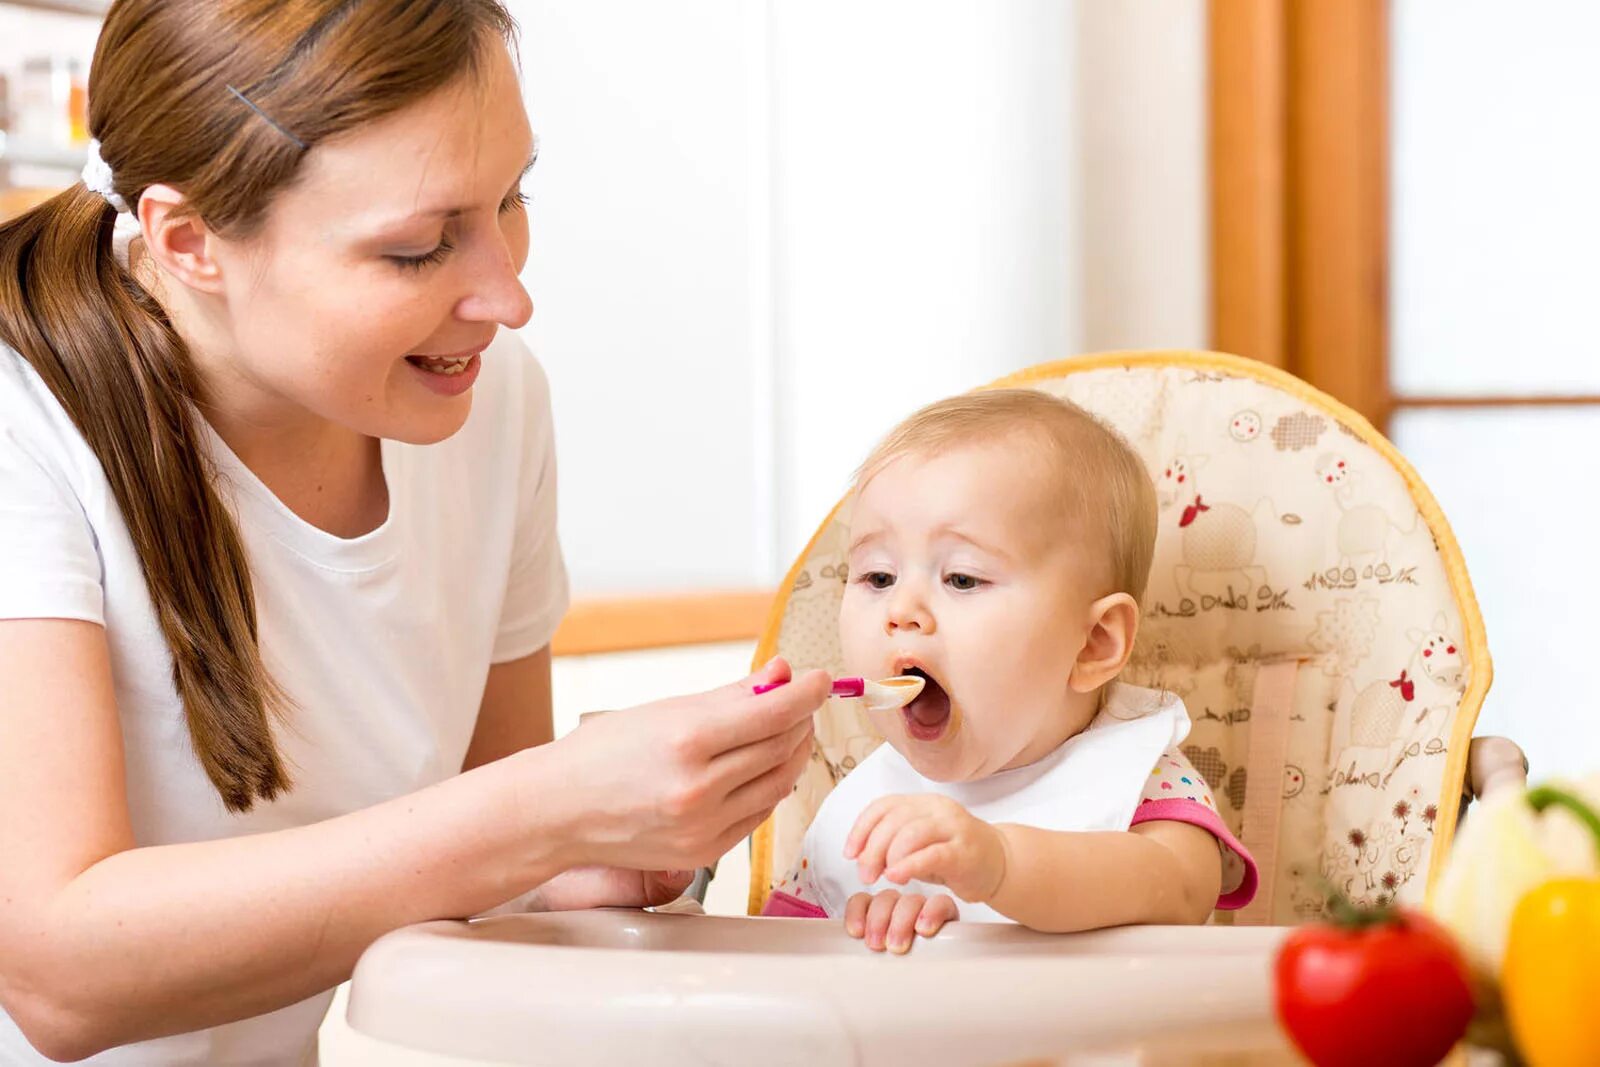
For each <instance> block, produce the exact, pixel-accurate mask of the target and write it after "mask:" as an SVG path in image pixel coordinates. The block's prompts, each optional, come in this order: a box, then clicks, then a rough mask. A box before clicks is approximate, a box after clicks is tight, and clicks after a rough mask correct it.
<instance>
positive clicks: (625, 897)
mask: <svg viewBox="0 0 1600 1067" xmlns="http://www.w3.org/2000/svg"><path fill="white" fill-rule="evenodd" d="M692 881H694V872H693V871H630V870H626V869H624V868H621V867H574V868H573V869H572V870H570V871H566V872H564V873H562V874H559V875H557V876H556V877H554V878H552V879H550V881H548V882H546V883H545V884H544V885H542V886H540V887H539V894H538V901H539V904H540V905H542V906H543V908H544V910H545V911H582V910H584V909H586V908H654V907H658V906H659V905H662V904H667V903H670V902H671V901H674V900H677V899H678V898H679V897H680V896H682V895H683V891H684V890H685V889H688V888H689V883H690V882H692Z"/></svg>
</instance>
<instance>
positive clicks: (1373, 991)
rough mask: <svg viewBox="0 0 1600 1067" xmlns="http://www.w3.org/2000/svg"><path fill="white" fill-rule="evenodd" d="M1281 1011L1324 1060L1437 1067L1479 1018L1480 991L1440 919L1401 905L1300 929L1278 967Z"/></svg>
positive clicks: (1334, 1064) (1334, 1065)
mask: <svg viewBox="0 0 1600 1067" xmlns="http://www.w3.org/2000/svg"><path fill="white" fill-rule="evenodd" d="M1275 977H1276V989H1277V1009H1278V1018H1279V1019H1280V1020H1281V1021H1282V1022H1283V1025H1284V1028H1285V1029H1286V1030H1288V1031H1289V1036H1290V1037H1291V1038H1293V1039H1294V1043H1295V1044H1296V1045H1297V1046H1299V1048H1300V1051H1301V1052H1303V1053H1305V1055H1306V1057H1307V1058H1308V1059H1309V1060H1311V1062H1312V1063H1314V1064H1316V1065H1317V1067H1371V1065H1374V1064H1383V1065H1384V1067H1432V1065H1433V1064H1436V1063H1438V1062H1439V1061H1440V1060H1441V1059H1443V1058H1444V1057H1445V1055H1446V1054H1447V1053H1449V1051H1450V1049H1451V1048H1452V1047H1453V1046H1454V1045H1455V1043H1456V1042H1457V1041H1459V1040H1460V1039H1461V1035H1462V1034H1463V1033H1465V1032H1466V1029H1467V1024H1468V1023H1469V1022H1470V1021H1471V1020H1472V1012H1473V1003H1472V990H1471V988H1470V987H1469V986H1468V984H1467V968H1466V965H1465V964H1464V963H1463V962H1462V959H1461V954H1460V953H1459V952H1458V951H1457V950H1456V946H1455V942H1453V941H1452V940H1451V939H1450V935H1449V934H1448V933H1446V932H1445V930H1444V928H1443V927H1441V926H1440V925H1439V924H1438V923H1436V922H1434V921H1433V920H1432V919H1429V918H1428V917H1427V916H1425V915H1421V914H1419V913H1417V912H1413V911H1406V910H1403V909H1402V910H1397V911H1394V912H1392V913H1390V914H1389V916H1388V917H1387V918H1385V919H1378V920H1371V919H1369V920H1368V921H1367V922H1365V923H1364V924H1361V925H1357V926H1336V925H1333V924H1331V923H1314V924H1312V925H1309V926H1302V927H1300V928H1299V929H1297V930H1295V931H1294V932H1293V933H1291V934H1290V935H1289V937H1288V939H1287V940H1286V941H1284V943H1283V948H1282V949H1281V950H1280V951H1279V953H1278V961H1277V966H1276V976H1275Z"/></svg>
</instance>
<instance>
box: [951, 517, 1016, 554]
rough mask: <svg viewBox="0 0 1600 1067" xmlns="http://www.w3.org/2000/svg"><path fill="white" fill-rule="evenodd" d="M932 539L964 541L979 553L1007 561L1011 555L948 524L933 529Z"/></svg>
mask: <svg viewBox="0 0 1600 1067" xmlns="http://www.w3.org/2000/svg"><path fill="white" fill-rule="evenodd" d="M933 537H934V539H935V540H943V539H950V540H955V541H964V542H966V543H967V544H969V545H971V546H972V547H973V548H976V549H978V550H979V551H980V552H987V553H988V554H989V555H991V556H995V557H998V558H999V559H1005V560H1009V559H1010V558H1011V553H1010V552H1007V551H1006V550H1005V549H1003V548H999V547H997V546H995V545H991V544H989V543H988V542H987V541H983V540H980V539H978V538H976V537H973V536H972V535H971V534H969V533H967V532H966V531H965V530H962V529H960V528H959V527H957V526H955V525H953V524H950V523H945V524H944V525H942V526H936V527H934V530H933Z"/></svg>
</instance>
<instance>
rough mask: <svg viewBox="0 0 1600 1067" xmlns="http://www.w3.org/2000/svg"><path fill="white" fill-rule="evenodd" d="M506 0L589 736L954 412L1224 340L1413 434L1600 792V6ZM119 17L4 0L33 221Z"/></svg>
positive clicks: (14, 206)
mask: <svg viewBox="0 0 1600 1067" xmlns="http://www.w3.org/2000/svg"><path fill="white" fill-rule="evenodd" d="M510 6H511V7H512V8H513V10H514V13H515V14H516V16H517V17H518V19H519V20H520V22H521V26H522V61H523V67H524V71H525V78H526V94H527V101H528V105H529V108H530V110H531V113H532V116H533V121H534V126H535V128H536V129H537V130H538V131H539V133H540V136H541V140H542V149H541V156H540V162H539V165H538V167H537V168H536V170H535V172H534V173H533V175H532V176H531V177H530V179H529V182H528V192H529V193H530V194H531V196H532V198H533V199H532V207H531V211H532V219H533V235H534V236H533V253H532V259H531V261H530V263H529V265H528V270H527V282H528V285H529V287H530V289H531V290H532V292H533V294H534V299H535V302H536V304H537V308H538V310H537V312H536V315H535V317H534V320H533V322H532V324H531V325H530V326H529V327H528V328H527V330H526V333H527V336H528V338H529V340H530V341H531V342H532V343H533V344H534V346H535V347H536V349H537V351H538V352H539V354H540V356H541V358H542V359H543V361H544V363H545V365H546V367H547V368H548V369H549V372H550V376H551V379H552V381H553V385H554V390H555V400H556V421H557V440H558V447H559V449H560V454H561V464H562V533H563V541H564V544H565V547H566V552H567V557H568V560H569V564H570V567H571V571H572V575H573V580H574V592H575V595H576V597H577V603H576V604H575V607H574V611H573V615H572V618H571V619H570V620H569V623H568V625H567V627H566V628H565V629H564V630H563V633H562V636H561V638H560V639H559V641H558V649H557V651H558V652H559V653H561V654H562V655H561V659H560V660H559V661H558V667H557V701H558V714H559V717H560V723H561V728H562V729H565V728H567V727H569V726H570V724H571V723H572V722H573V721H575V717H576V715H577V714H578V713H579V712H581V711H585V710H592V709H595V708H604V707H614V706H618V705H620V704H625V703H631V702H634V701H636V700H641V699H646V698H649V697H653V696H659V695H663V694H664V693H666V692H670V691H674V690H679V689H685V688H691V687H701V686H706V685H714V684H719V683H721V682H723V681H726V680H729V679H730V678H731V677H734V676H736V675H737V674H739V673H741V672H742V671H743V669H744V667H745V665H746V663H747V661H748V657H749V653H750V650H751V648H752V645H753V638H754V635H755V633H756V632H757V630H758V629H759V627H760V625H761V622H762V619H763V617H764V612H765V608H766V604H767V601H768V598H769V597H770V594H771V591H772V589H773V587H774V586H775V584H776V582H777V581H778V579H779V578H780V577H781V576H782V574H783V572H784V571H785V569H786V568H787V566H788V564H789V563H790V561H791V560H792V558H793V557H794V556H795V554H796V553H797V552H798V550H799V549H800V548H801V546H802V545H803V544H804V542H805V541H806V539H807V538H808V537H809V535H810V533H811V531H812V529H813V527H814V526H815V524H816V523H817V522H818V521H819V520H820V519H821V518H822V517H823V515H824V514H825V513H826V512H827V510H828V508H829V507H830V506H831V505H832V503H833V502H834V500H835V499H836V498H837V497H838V495H839V494H840V493H841V491H842V490H843V489H844V487H845V484H846V479H847V478H848V475H849V473H850V471H851V470H852V469H853V468H854V466H855V464H856V463H857V462H858V461H859V459H860V458H861V457H862V455H863V454H864V452H865V451H866V450H867V448H868V447H869V446H870V444H871V443H872V442H873V441H874V440H875V439H876V437H877V436H878V435H879V434H881V433H882V432H883V431H884V430H885V429H886V428H887V427H888V426H890V425H891V424H892V423H893V422H894V421H895V420H896V419H898V418H899V417H900V416H902V415H903V414H905V413H907V412H908V411H910V410H911V409H913V408H915V407H917V406H918V405H920V404H922V403H923V402H926V401H928V400H931V399H934V398H937V397H940V396H943V395H947V394H949V393H952V392H957V391H960V390H964V389H966V388H969V387H971V386H973V385H976V384H979V383H981V382H984V381H987V380H989V379H991V378H994V377H996V376H998V375H1001V374H1004V373H1007V372H1010V371H1013V370H1017V369H1019V368H1021V367H1023V366H1026V365H1029V364H1032V363H1036V362H1040V361H1044V360H1048V359H1054V358H1058V357H1062V356H1066V355H1070V354H1074V353H1080V352H1086V351H1093V350H1101V349H1113V348H1132V347H1159V348H1217V349H1222V350H1226V351H1231V352H1237V353H1240V354H1243V355H1247V356H1251V357H1254V358H1257V359H1261V360H1264V361H1267V362H1269V363H1273V364H1275V365H1278V366H1281V367H1285V368H1287V369H1288V370H1290V371H1292V372H1293V373H1296V374H1298V375H1300V376H1301V377H1303V378H1305V379H1307V380H1308V381H1310V382H1311V383H1312V384H1314V385H1317V386H1319V387H1321V388H1323V389H1326V390H1328V391H1329V392H1331V393H1333V394H1334V395H1335V396H1337V397H1339V398H1340V399H1342V400H1344V401H1345V402H1347V403H1349V404H1351V405H1352V406H1354V407H1355V408H1356V409H1357V410H1359V411H1361V412H1362V413H1363V414H1365V415H1367V416H1368V417H1369V418H1370V419H1372V420H1373V421H1374V422H1375V423H1376V424H1377V425H1379V427H1380V428H1383V429H1385V430H1386V431H1387V432H1388V433H1389V434H1390V436H1391V437H1392V438H1393V439H1394V440H1395V441H1396V442H1397V443H1398V445H1399V446H1400V448H1401V450H1402V451H1403V452H1405V453H1406V454H1407V455H1408V456H1409V457H1410V458H1411V459H1412V461H1413V462H1414V463H1415V464H1416V466H1417V467H1418V468H1419V470H1420V471H1421V473H1422V475H1423V477H1424V479H1425V480H1426V481H1427V482H1428V483H1429V484H1430V485H1431V487H1432V488H1433V490H1434V491H1435V493H1436V494H1437V496H1438V497H1439V499H1440V501H1441V503H1442V504H1443V506H1444V509H1445V511H1446V513H1447V514H1448V515H1449V517H1450V519H1451V521H1452V523H1453V524H1454V526H1455V529H1456V532H1457V533H1458V535H1459V537H1460V540H1461V542H1462V545H1463V547H1464V550H1465V552H1466V556H1467V560H1468V563H1469V565H1470V568H1471V572H1472V577H1473V580H1474V582H1475V584H1476V587H1477V590H1478V593H1479V596H1480V598H1481V600H1482V604H1483V609H1484V614H1485V616H1486V618H1487V621H1488V626H1489V638H1490V643H1491V647H1492V650H1493V653H1494V656H1495V660H1496V667H1497V671H1496V682H1495V687H1494V690H1493V692H1492V693H1491V694H1490V697H1489V701H1488V704H1487V706H1486V707H1485V710H1484V713H1483V717H1482V720H1481V724H1480V732H1498V733H1505V734H1508V735H1510V736H1512V737H1513V738H1515V739H1516V740H1517V741H1518V742H1519V743H1521V744H1522V745H1523V746H1524V748H1525V749H1526V750H1527V752H1528V754H1529V756H1530V758H1531V759H1532V761H1533V765H1534V771H1535V774H1536V776H1543V775H1546V774H1555V773H1561V772H1575V771H1577V770H1579V769H1585V768H1592V766H1593V764H1594V759H1595V753H1596V751H1597V749H1600V726H1597V725H1596V713H1595V711H1594V710H1593V708H1592V701H1591V696H1590V693H1589V691H1588V681H1587V680H1588V675H1587V674H1586V670H1587V668H1584V667H1583V664H1584V663H1585V662H1587V660H1588V657H1589V655H1591V654H1593V652H1592V651H1591V649H1590V647H1589V644H1590V642H1591V641H1594V640H1596V639H1597V638H1600V628H1597V627H1596V626H1595V625H1594V622H1593V617H1591V616H1588V615H1587V609H1588V607H1589V606H1591V605H1593V604H1595V603H1596V601H1597V599H1600V598H1597V593H1600V579H1597V577H1596V566H1595V562H1594V560H1593V558H1592V557H1590V556H1589V551H1590V550H1591V545H1592V542H1591V541H1590V538H1589V534H1590V532H1592V531H1593V529H1594V528H1595V523H1596V520H1597V519H1600V505H1597V504H1596V502H1595V501H1594V500H1592V499H1590V498H1591V496H1592V495H1594V488H1593V482H1592V481H1591V479H1592V478H1593V477H1594V475H1593V473H1592V472H1593V470H1594V469H1595V467H1596V463H1595V460H1594V458H1593V457H1594V455H1595V453H1596V451H1597V448H1596V445H1595V444H1594V443H1592V442H1593V441H1594V437H1592V436H1591V435H1595V434H1596V433H1597V431H1600V358H1597V357H1600V335H1597V334H1596V333H1594V332H1592V330H1593V324H1592V322H1591V312H1590V311H1588V310H1586V309H1588V308H1591V307H1592V306H1593V305H1591V304H1590V303H1589V301H1590V300H1592V299H1594V293H1595V292H1596V291H1597V290H1600V259H1597V257H1596V256H1595V255H1594V254H1593V253H1592V249H1594V248H1595V247H1596V245H1597V243H1600V208H1597V206H1596V197H1595V192H1594V191H1595V190H1596V189H1600V141H1597V139H1596V138H1595V137H1594V136H1593V133H1592V130H1593V127H1594V117H1595V113H1596V105H1597V103H1600V65H1596V64H1595V63H1594V62H1593V56H1592V42H1593V41H1594V40H1595V39H1596V38H1597V36H1600V7H1596V6H1595V5H1591V4H1587V3H1579V2H1576V0H1566V2H1563V0H1526V2H1523V3H1519V4H1516V5H1507V4H1504V3H1493V2H1489V0H1464V2H1453V3H1445V2H1443V0H1392V2H1387V3H1386V2H1382V0H1295V2H1289V0H1211V2H1209V3H1208V2H1206V0H1078V2H1069V0H1005V2H993V0H920V2H914V3H913V2H909V0H851V2H848V3H846V2H844V0H805V2H801V0H692V2H690V0H677V2H671V3H663V2H660V0H582V2H578V0H565V2H543V0H511V3H510ZM101 11H103V5H102V4H100V3H97V2H96V0H27V2H24V3H18V2H16V0H0V131H3V133H0V213H11V212H15V211H17V210H21V209H22V208H23V207H24V206H26V205H27V204H28V203H31V202H34V201H36V200H37V199H38V198H39V197H41V196H43V195H48V192H49V191H51V190H53V189H55V188H59V187H60V186H62V185H64V184H66V183H69V182H71V181H73V180H75V175H76V171H77V169H78V167H79V166H81V162H82V152H83V144H84V142H85V140H86V132H85V130H84V129H83V122H82V118H81V116H82V108H83V100H84V94H85V91H86V86H85V81H86V75H87V71H88V61H89V57H90V55H91V54H92V50H93V44H94V39H95V34H96V29H97V25H98V18H99V13H100V12H101ZM1586 472H1589V473H1586Z"/></svg>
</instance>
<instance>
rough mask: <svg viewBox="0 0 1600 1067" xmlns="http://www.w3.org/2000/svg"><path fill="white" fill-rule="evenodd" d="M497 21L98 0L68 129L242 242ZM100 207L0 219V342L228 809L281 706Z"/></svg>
mask: <svg viewBox="0 0 1600 1067" xmlns="http://www.w3.org/2000/svg"><path fill="white" fill-rule="evenodd" d="M513 33H514V24H513V22H512V20H511V16H510V15H509V14H508V13H507V11H506V10H505V8H504V7H502V6H501V4H500V3H499V2H497V0H205V2H203V3H201V2H196V0H116V2H115V3H113V4H112V5H111V9H110V11H109V12H108V13H107V16H106V21H105V26H104V29H103V30H102V32H101V35H100V41H99V44H98V45H97V47H96V49H95V56H94V65H93V67H92V68H91V70H90V76H89V97H90V99H89V128H90V130H91V131H92V133H93V135H94V137H95V138H96V139H98V140H99V142H100V145H101V149H100V151H101V155H102V157H103V158H104V159H105V161H106V162H107V164H108V165H109V166H110V167H111V169H112V172H113V174H114V175H115V184H116V192H117V194H118V195H120V196H121V197H122V198H123V199H124V200H126V201H127V202H128V203H129V204H133V205H137V204H138V202H139V197H140V195H141V194H142V193H143V191H144V190H145V188H147V187H148V186H150V185H152V184H155V183H158V182H159V183H166V184H168V185H172V186H174V187H176V188H177V189H179V190H181V191H182V192H183V194H184V196H185V199H186V205H185V210H186V211H190V212H193V213H194V214H195V215H197V216H198V217H199V218H201V219H203V220H204V222H205V223H206V224H207V226H209V227H210V228H211V229H213V230H214V231H216V232H218V233H220V234H222V235H224V236H226V237H231V238H245V237H249V236H250V235H251V234H252V232H253V231H254V230H255V229H257V228H258V227H259V226H260V223H261V221H262V218H263V216H264V213H265V212H266V210H267V209H268V207H269V205H270V204H271V202H272V199H273V197H274V195H275V194H276V193H277V192H278V191H279V190H281V189H283V188H284V187H285V186H286V185H287V184H288V183H289V182H291V181H293V180H294V177H295V174H296V172H297V171H298V169H299V167H300V165H301V163H302V161H303V160H304V158H305V155H306V153H307V152H308V151H310V150H311V149H313V148H315V146H316V145H317V144H318V143H319V142H322V141H324V140H325V139H327V138H329V137H333V136H335V135H337V134H340V133H343V132H345V131H348V130H352V129H354V128H356V127H358V126H360V125H362V124H363V123H366V122H369V121H371V120H373V119H376V118H380V117H382V116H385V115H389V114H393V113H394V112H396V111H399V110H400V109H402V108H404V107H406V106H407V105H409V104H411V103H414V102H416V101H418V100H420V99H421V98H423V97H425V96H427V95H428V94H430V93H432V92H435V91H437V90H440V89H442V88H444V87H446V86H447V85H450V84H452V83H453V82H455V81H456V80H457V79H459V78H461V77H463V76H465V75H468V74H469V73H473V72H476V71H478V70H480V69H481V61H482V59H483V57H484V54H485V53H484V49H485V48H486V47H492V46H493V45H495V44H496V43H499V42H504V41H509V40H510V39H511V38H512V35H513ZM241 97H243V99H241ZM246 101H248V103H246ZM251 105H253V108H252V106H251ZM254 109H259V111H257V110H254ZM115 217H116V213H115V211H114V209H113V208H112V207H111V206H110V205H109V204H108V203H107V202H106V200H105V199H103V198H102V197H101V196H100V195H99V194H97V193H94V192H91V191H89V190H88V189H87V188H85V187H84V186H83V185H81V184H79V185H75V186H73V187H72V188H70V189H68V190H67V191H66V192H64V193H62V194H60V195H59V196H56V197H55V198H53V199H51V200H49V201H47V202H46V203H44V204H43V205H41V206H40V207H38V208H37V209H35V210H33V211H30V212H28V213H26V214H24V215H22V216H20V217H19V218H16V219H14V220H12V221H10V222H8V223H5V224H4V225H0V340H3V341H4V342H5V343H6V344H9V345H10V346H11V347H13V348H15V349H16V350H17V351H18V352H19V353H21V354H22V357H23V358H24V359H26V360H27V361H28V362H29V363H30V364H31V365H32V366H33V368H34V369H35V370H36V371H37V372H38V373H39V376H40V377H41V378H42V379H43V380H44V382H45V384H46V385H47V386H48V387H49V388H50V391H51V392H52V393H54V394H55V397H56V399H57V400H59V401H60V403H61V405H62V407H63V408H65V409H66V412H67V414H68V415H69V416H70V417H71V418H72V421H73V423H74V424H75V425H76V426H77V429H78V431H79V432H80V433H81V434H82V435H83V437H84V440H85V441H86V442H87V443H88V445H89V447H90V448H91V449H92V450H93V451H94V454H95V456H96V457H97V458H98V459H99V461H100V465H101V467H102V468H103V469H104V471H105V476H106V479H107V480H108V481H109V482H110V485H111V490H112V492H113V494H114V495H115V497H116V501H117V505H118V507H119V508H120V509H121V512H122V516H123V518H124V520H125V521H126V523H127V527H128V532H129V533H130V534H131V535H132V539H133V545H134V548H135V550H136V551H137V552H138V556H139V562H140V563H141V564H142V566H143V568H144V579H145V584H146V586H147V587H148V589H149V591H150V597H151V600H152V601H153V602H154V605H155V613H156V618H157V620H158V621H159V623H160V626H161V632H162V635H163V636H164V637H165V639H166V643H167V647H168V649H169V650H170V652H171V656H172V677H173V681H174V683H175V685H176V687H177V691H178V694H179V696H180V698H181V699H182V701H183V707H184V713H185V716H186V718H187V720H188V726H189V735H190V737H191V739H192V741H193V743H194V748H195V752H196V753H197V754H198V756H199V759H200V763H201V765H202V766H203V767H204V768H205V771H206V774H207V775H208V776H209V777H210V779H211V781H212V783H213V784H215V786H216V788H217V792H218V793H219V794H221V797H222V800H223V802H224V804H226V806H227V807H228V809H229V810H232V811H247V810H249V809H250V807H251V806H252V805H253V804H254V802H255V801H256V799H257V798H260V799H264V800H269V801H270V800H272V799H273V798H274V797H276V796H278V795H279V794H280V793H282V792H283V791H285V790H286V789H288V788H289V775H288V772H287V770H286V768H285V766H284V762H283V760H282V758H281V757H280V755H279V752H278V748H277V745H276V743H275V742H274V740H273V736H272V729H271V720H272V719H273V717H274V716H275V715H278V714H281V713H282V712H283V711H284V708H285V699H284V697H283V694H282V693H281V691H280V690H279V689H278V688H277V687H276V686H275V685H274V684H273V680H272V678H271V677H270V676H269V675H268V673H267V671H266V669H265V668H264V666H263V664H262V659H261V650H260V645H259V641H258V630H257V623H256V608H255V599H254V594H253V592H252V589H251V582H250V567H249V564H248V561H247V560H246V558H245V551H244V545H243V542H242V541H241V539H240V536H239V530H238V528H237V526H236V524H235V522H234V518H233V516H232V514H231V513H230V512H229V510H228V509H227V508H226V507H225V506H224V504H223V502H222V500H221V498H220V497H219V495H218V494H217V492H216V490H215V488H214V486H213V483H212V472H211V470H210V469H209V466H208V460H207V458H206V455H205V453H204V451H203V449H202V444H201V439H200V434H199V433H198V430H199V427H198V425H197V420H198V419H200V418H201V415H200V414H199V413H198V411H197V404H198V403H199V402H200V401H201V399H202V398H201V397H200V395H199V392H198V389H199V383H198V381H197V380H196V375H195V371H194V366H193V362H192V360H191V359H190V356H189V352H188V350H187V349H186V348H185V346H184V343H183V341H182V339H180V338H179V336H178V334H177V333H176V331H175V330H174V329H173V327H172V324H171V322H170V321H169V320H168V318H167V316H166V315H165V314H164V313H163V311H162V309H161V307H160V305H159V304H158V303H157V302H156V301H155V300H153V299H152V298H151V297H150V295H149V294H148V293H147V292H146V291H145V290H144V289H143V288H142V287H141V286H140V285H139V284H138V283H137V282H136V281H135V280H134V279H133V277H132V276H131V275H130V274H129V273H128V270H127V268H126V267H125V266H123V265H122V264H120V263H119V262H118V261H117V259H116V257H115V256H114V255H113V252H112V247H111V245H112V228H113V224H114V222H115Z"/></svg>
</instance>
